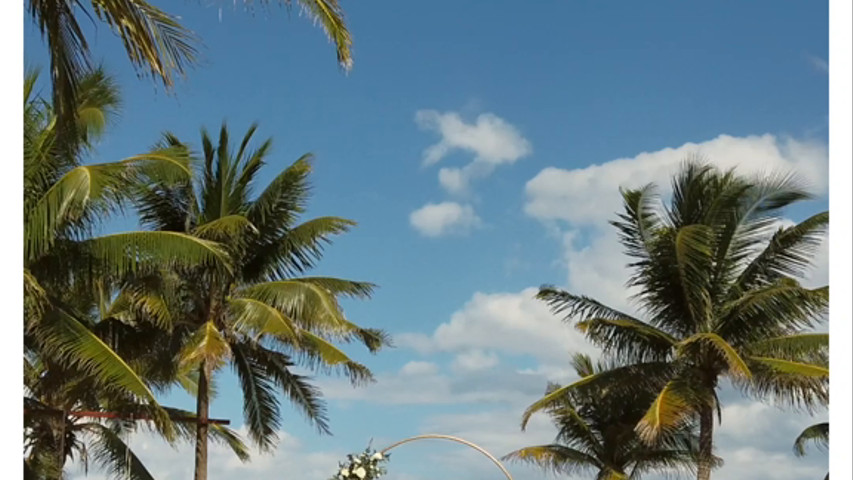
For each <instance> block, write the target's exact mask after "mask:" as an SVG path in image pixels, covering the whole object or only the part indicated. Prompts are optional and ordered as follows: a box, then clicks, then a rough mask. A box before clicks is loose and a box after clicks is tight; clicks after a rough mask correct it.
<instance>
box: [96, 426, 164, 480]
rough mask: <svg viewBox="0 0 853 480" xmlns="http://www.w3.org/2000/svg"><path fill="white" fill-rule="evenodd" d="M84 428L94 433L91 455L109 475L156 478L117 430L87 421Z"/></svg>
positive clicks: (138, 479)
mask: <svg viewBox="0 0 853 480" xmlns="http://www.w3.org/2000/svg"><path fill="white" fill-rule="evenodd" d="M82 428H85V429H86V430H88V431H89V432H91V433H92V434H93V436H94V441H93V442H92V448H91V452H90V456H91V458H92V459H93V460H94V461H95V462H96V463H97V464H98V465H99V466H100V467H101V469H102V470H103V471H105V472H107V474H108V475H111V476H113V477H115V478H126V479H128V480H154V477H153V476H152V475H151V473H150V472H149V471H148V469H147V468H145V465H144V464H143V463H142V461H141V460H140V459H139V457H137V456H136V453H134V452H133V450H131V448H130V446H129V445H128V444H127V443H126V442H125V441H124V440H122V438H121V437H120V436H119V435H118V434H117V433H116V432H115V431H113V430H112V429H110V428H108V427H106V426H104V425H101V424H99V423H87V424H85V425H84V426H83V427H82Z"/></svg>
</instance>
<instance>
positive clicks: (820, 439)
mask: <svg viewBox="0 0 853 480" xmlns="http://www.w3.org/2000/svg"><path fill="white" fill-rule="evenodd" d="M808 442H813V443H815V444H816V445H817V446H818V448H821V447H822V448H829V422H823V423H816V424H814V425H812V426H810V427H807V428H806V429H805V430H803V431H802V432H801V433H800V434H799V435H798V436H797V439H796V440H795V441H794V454H795V455H796V456H798V457H802V456H804V455H805V454H806V443H808ZM824 480H829V474H828V473H827V474H826V477H824Z"/></svg>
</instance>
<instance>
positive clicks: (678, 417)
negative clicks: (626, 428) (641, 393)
mask: <svg viewBox="0 0 853 480" xmlns="http://www.w3.org/2000/svg"><path fill="white" fill-rule="evenodd" d="M697 396H699V395H697V392H695V391H693V390H692V389H690V387H689V386H688V384H687V383H686V382H684V381H682V380H680V379H673V380H671V381H670V382H669V383H667V384H666V386H665V387H664V388H663V389H662V390H661V391H660V393H659V394H658V396H657V398H655V400H654V402H652V405H651V406H650V407H649V409H648V411H647V412H646V414H645V415H644V416H643V418H642V419H640V421H639V423H637V426H636V429H635V430H636V432H637V435H638V436H639V437H640V438H641V439H642V440H643V441H644V442H645V443H647V444H650V445H651V444H654V443H655V442H656V441H657V440H658V438H659V437H660V436H661V435H662V434H664V433H666V432H669V431H673V430H675V429H678V428H680V427H682V426H683V425H685V424H686V423H687V422H688V421H690V417H691V415H692V414H693V413H694V412H695V409H696V405H697V402H696V397H697Z"/></svg>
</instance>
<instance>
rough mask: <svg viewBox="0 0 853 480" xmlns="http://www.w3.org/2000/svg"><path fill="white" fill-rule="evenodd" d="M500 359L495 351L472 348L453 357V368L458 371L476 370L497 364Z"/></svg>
mask: <svg viewBox="0 0 853 480" xmlns="http://www.w3.org/2000/svg"><path fill="white" fill-rule="evenodd" d="M499 362H500V360H499V359H498V356H497V355H496V354H495V353H494V352H488V353H487V352H484V351H482V350H471V351H468V352H464V353H461V354H459V355H457V356H456V358H454V359H453V369H454V370H455V371H457V372H476V371H478V370H487V369H489V368H492V367H494V366H496V365H497V364H498V363H499Z"/></svg>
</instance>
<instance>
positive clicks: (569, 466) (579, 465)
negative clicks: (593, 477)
mask: <svg viewBox="0 0 853 480" xmlns="http://www.w3.org/2000/svg"><path fill="white" fill-rule="evenodd" d="M502 460H506V461H512V462H523V463H528V464H533V465H536V466H538V467H540V468H541V469H543V470H545V471H547V472H550V473H553V474H555V475H559V474H562V475H575V474H580V473H583V472H586V471H589V470H598V469H601V468H603V465H601V463H600V462H599V461H598V460H597V459H596V458H595V457H593V456H591V455H589V454H587V453H584V452H582V451H580V450H576V449H574V448H570V447H566V446H564V445H559V444H550V445H535V446H531V447H524V448H521V449H518V450H515V451H513V452H510V453H508V454H506V455H504V456H503V457H502Z"/></svg>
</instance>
